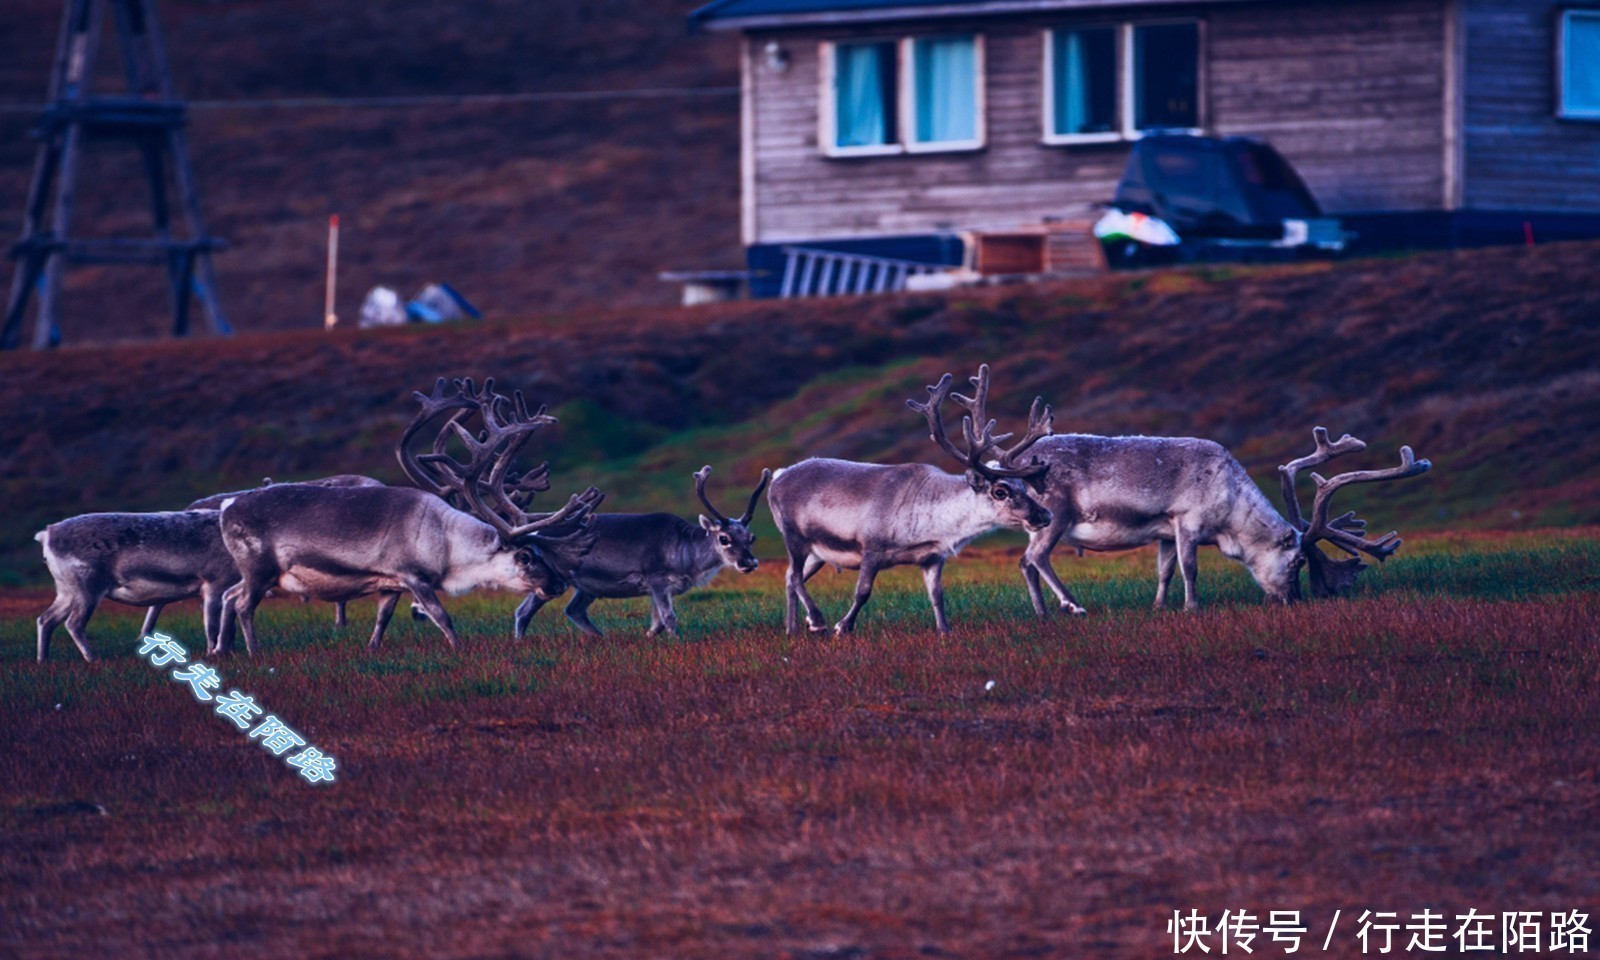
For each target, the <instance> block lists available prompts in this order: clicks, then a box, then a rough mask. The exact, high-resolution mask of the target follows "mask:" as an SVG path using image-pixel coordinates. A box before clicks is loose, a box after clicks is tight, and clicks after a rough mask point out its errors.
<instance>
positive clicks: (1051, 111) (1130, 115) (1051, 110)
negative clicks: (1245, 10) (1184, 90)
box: [1039, 17, 1207, 147]
mask: <svg viewBox="0 0 1600 960" xmlns="http://www.w3.org/2000/svg"><path fill="white" fill-rule="evenodd" d="M1178 24H1184V25H1190V24H1192V25H1193V26H1194V28H1195V47H1196V50H1195V111H1194V112H1195V120H1196V121H1198V123H1197V125H1196V126H1193V127H1181V128H1180V127H1163V128H1161V131H1162V132H1163V133H1196V134H1198V133H1204V132H1205V125H1206V83H1207V81H1206V60H1205V51H1206V22H1205V21H1204V20H1199V19H1195V18H1192V17H1185V18H1178V19H1170V20H1138V21H1125V22H1122V23H1086V24H1081V25H1080V24H1057V25H1054V26H1050V27H1046V28H1045V29H1044V78H1043V84H1042V86H1043V89H1044V96H1043V98H1042V99H1043V103H1044V109H1043V110H1042V111H1041V112H1040V114H1039V116H1040V130H1041V131H1042V134H1041V136H1040V142H1041V143H1043V144H1045V145H1046V146H1052V147H1059V146H1067V147H1070V146H1077V145H1081V144H1095V143H1119V142H1122V141H1132V140H1139V139H1142V138H1143V137H1144V136H1145V133H1146V131H1144V130H1140V129H1138V128H1137V127H1136V126H1135V125H1134V124H1135V121H1136V119H1137V118H1136V112H1137V111H1136V110H1135V109H1134V102H1133V98H1134V86H1135V84H1134V42H1133V38H1134V31H1135V30H1136V29H1137V28H1139V27H1167V26H1174V25H1178ZM1106 27H1114V28H1115V29H1116V31H1117V80H1116V82H1117V123H1118V125H1119V127H1120V129H1119V130H1115V131H1110V132H1106V133H1056V132H1055V116H1056V107H1055V70H1056V57H1055V54H1056V50H1055V36H1056V31H1057V30H1093V29H1096V28H1100V29H1104V28H1106Z"/></svg>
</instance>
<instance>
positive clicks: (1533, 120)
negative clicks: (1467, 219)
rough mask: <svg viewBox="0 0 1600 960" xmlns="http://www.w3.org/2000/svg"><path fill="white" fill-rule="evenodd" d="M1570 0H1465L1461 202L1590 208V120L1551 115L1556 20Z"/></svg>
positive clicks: (1593, 158)
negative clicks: (1463, 148) (1463, 149)
mask: <svg viewBox="0 0 1600 960" xmlns="http://www.w3.org/2000/svg"><path fill="white" fill-rule="evenodd" d="M1578 5H1580V4H1561V3H1555V2H1550V0H1467V2H1466V6H1465V9H1464V18H1465V26H1466V91H1465V138H1466V151H1465V153H1466V156H1465V167H1466V171H1465V184H1464V195H1465V202H1466V205H1467V206H1468V207H1474V208H1477V209H1482V210H1552V211H1558V212H1571V213H1597V212H1600V122H1595V121H1580V120H1564V119H1561V118H1559V117H1557V116H1556V113H1557V103H1556V98H1557V78H1556V44H1557V32H1556V31H1557V17H1558V14H1559V11H1560V9H1561V8H1562V7H1563V6H1578ZM1530 158H1536V159H1537V162H1530Z"/></svg>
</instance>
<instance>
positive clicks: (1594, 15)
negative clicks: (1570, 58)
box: [1556, 7, 1600, 120]
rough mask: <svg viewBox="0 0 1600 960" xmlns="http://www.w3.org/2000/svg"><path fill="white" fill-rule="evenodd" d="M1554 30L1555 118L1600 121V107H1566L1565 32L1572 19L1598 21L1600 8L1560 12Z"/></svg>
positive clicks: (1576, 8)
mask: <svg viewBox="0 0 1600 960" xmlns="http://www.w3.org/2000/svg"><path fill="white" fill-rule="evenodd" d="M1560 13H1561V23H1560V25H1559V26H1558V28H1557V29H1556V116H1557V117H1559V118H1561V119H1562V120H1600V107H1597V108H1591V109H1588V110H1571V109H1568V107H1567V30H1568V29H1569V28H1570V26H1571V24H1572V21H1573V19H1574V18H1581V19H1584V20H1595V21H1600V8H1590V7H1571V8H1568V9H1565V10H1562V11H1560Z"/></svg>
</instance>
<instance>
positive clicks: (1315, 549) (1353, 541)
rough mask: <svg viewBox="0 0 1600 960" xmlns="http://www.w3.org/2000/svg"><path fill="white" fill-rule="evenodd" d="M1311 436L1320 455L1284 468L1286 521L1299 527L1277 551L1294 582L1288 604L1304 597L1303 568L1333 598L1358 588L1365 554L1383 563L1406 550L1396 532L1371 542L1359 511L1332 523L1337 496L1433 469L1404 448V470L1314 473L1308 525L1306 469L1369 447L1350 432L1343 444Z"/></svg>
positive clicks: (1317, 433) (1318, 591) (1314, 588)
mask: <svg viewBox="0 0 1600 960" xmlns="http://www.w3.org/2000/svg"><path fill="white" fill-rule="evenodd" d="M1311 437H1312V440H1313V441H1315V443H1316V445H1317V449H1316V450H1315V451H1314V452H1312V453H1310V454H1307V455H1306V456H1303V457H1300V458H1299V459H1297V460H1291V461H1289V462H1288V463H1286V464H1284V465H1282V466H1280V467H1279V468H1278V473H1279V479H1280V480H1281V481H1282V485H1283V506H1284V517H1285V519H1287V520H1288V521H1289V524H1290V526H1292V527H1294V531H1293V532H1292V533H1291V534H1289V535H1286V536H1285V537H1284V538H1283V541H1282V542H1280V544H1279V550H1278V551H1277V552H1278V553H1279V554H1280V555H1282V557H1284V558H1285V559H1284V560H1283V562H1282V563H1281V564H1279V566H1282V567H1286V568H1287V569H1288V577H1289V582H1288V583H1287V584H1285V585H1283V586H1284V589H1285V595H1284V596H1283V597H1281V598H1279V599H1284V600H1285V601H1288V600H1297V599H1299V597H1300V577H1299V574H1300V568H1301V567H1302V566H1305V567H1308V568H1309V569H1310V571H1311V576H1310V581H1311V593H1312V595H1313V596H1317V597H1333V596H1338V595H1339V594H1341V593H1345V592H1348V591H1349V590H1350V589H1351V588H1352V587H1354V586H1355V583H1356V578H1357V576H1359V575H1360V573H1361V571H1363V570H1365V569H1367V564H1366V563H1365V562H1364V561H1362V559H1361V557H1360V554H1362V553H1365V554H1366V555H1368V556H1370V557H1372V558H1374V559H1376V560H1377V561H1378V562H1379V563H1382V562H1383V561H1385V560H1387V559H1389V557H1390V556H1392V555H1393V554H1394V552H1395V551H1396V550H1398V549H1400V544H1401V542H1402V541H1401V539H1400V534H1399V533H1397V532H1395V531H1393V530H1391V531H1389V532H1388V533H1386V534H1384V535H1383V536H1381V537H1379V538H1377V539H1376V540H1369V539H1367V538H1366V536H1365V534H1366V530H1367V522H1366V521H1365V520H1363V519H1361V518H1360V517H1357V516H1356V515H1355V512H1354V511H1350V512H1347V513H1343V514H1340V515H1339V516H1337V517H1334V518H1333V519H1331V520H1330V519H1329V518H1328V506H1329V504H1330V502H1331V501H1332V499H1333V494H1334V492H1335V491H1337V490H1338V489H1339V488H1340V487H1347V486H1349V485H1351V484H1353V483H1375V482H1377V481H1380V480H1400V479H1403V478H1405V477H1414V476H1416V475H1417V474H1419V473H1427V472H1428V470H1429V469H1430V468H1431V467H1432V466H1433V464H1431V463H1429V462H1428V461H1427V460H1418V459H1416V457H1415V456H1414V455H1413V454H1412V452H1411V448H1410V447H1404V446H1403V447H1401V448H1400V465H1399V466H1398V467H1391V468H1389V469H1388V470H1355V471H1351V472H1350V473H1341V474H1339V475H1337V476H1335V477H1333V478H1331V479H1324V478H1323V477H1322V476H1320V475H1319V474H1316V473H1313V474H1312V475H1311V479H1312V480H1314V481H1315V482H1316V485H1317V493H1316V499H1315V500H1313V501H1312V505H1311V519H1310V520H1306V519H1305V518H1304V517H1302V516H1301V513H1300V501H1299V498H1298V497H1297V496H1296V494H1295V476H1296V474H1297V473H1298V472H1299V471H1300V470H1303V469H1305V468H1306V467H1316V466H1320V465H1322V464H1324V463H1326V462H1328V461H1329V460H1332V459H1333V458H1334V457H1337V456H1340V455H1341V454H1346V453H1354V452H1357V451H1360V450H1365V449H1366V448H1367V445H1366V444H1365V443H1364V442H1362V441H1360V440H1357V439H1356V438H1355V437H1352V436H1350V435H1349V434H1348V433H1347V434H1345V435H1344V436H1342V437H1340V438H1339V439H1338V440H1337V441H1331V442H1330V441H1329V440H1328V431H1327V428H1325V427H1317V428H1316V429H1314V430H1312V431H1311ZM1289 541H1292V543H1291V542H1289ZM1318 541H1326V542H1328V543H1330V544H1332V545H1333V546H1334V547H1336V548H1337V549H1339V550H1341V551H1343V552H1344V553H1346V554H1348V557H1347V558H1346V559H1343V560H1335V559H1334V558H1333V557H1330V556H1328V554H1326V553H1324V552H1323V550H1322V548H1321V547H1319V546H1317V542H1318ZM1252 571H1254V567H1252ZM1256 579H1257V581H1261V576H1260V574H1257V577H1256ZM1262 587H1263V588H1264V589H1266V590H1267V592H1268V595H1269V596H1270V595H1272V594H1273V593H1274V590H1273V588H1272V587H1269V586H1268V585H1267V583H1265V582H1262Z"/></svg>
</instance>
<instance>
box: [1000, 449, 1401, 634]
mask: <svg viewBox="0 0 1600 960" xmlns="http://www.w3.org/2000/svg"><path fill="white" fill-rule="evenodd" d="M1312 435H1313V438H1314V439H1315V441H1316V445H1317V449H1316V452H1315V453H1312V454H1310V455H1309V456H1305V457H1302V458H1300V459H1298V460H1295V461H1293V462H1291V463H1287V464H1285V465H1283V466H1282V467H1279V470H1281V471H1282V472H1283V476H1282V481H1283V495H1284V506H1285V510H1286V512H1287V517H1288V519H1285V518H1284V517H1283V516H1280V515H1279V514H1278V512H1277V511H1276V510H1274V509H1273V507H1272V504H1271V503H1270V502H1269V501H1268V500H1267V498H1266V496H1265V495H1263V494H1262V492H1261V490H1260V489H1259V488H1258V487H1257V486H1256V485H1255V483H1254V482H1253V481H1252V480H1251V479H1250V477H1249V475H1248V474H1247V473H1245V469H1244V467H1242V466H1240V464H1239V461H1237V460H1235V459H1234V458H1233V456H1232V455H1231V454H1229V453H1228V451H1227V450H1225V449H1223V448H1222V447H1221V446H1220V445H1218V444H1216V443H1213V442H1211V441H1210V440H1196V439H1193V438H1188V437H1097V436H1089V435H1085V434H1071V433H1069V434H1055V435H1053V436H1050V437H1046V438H1045V439H1043V440H1042V441H1040V442H1039V443H1038V445H1037V446H1035V447H1034V450H1033V457H1034V460H1035V461H1037V462H1040V463H1042V464H1044V465H1045V466H1046V467H1047V468H1048V469H1047V470H1046V471H1045V472H1044V473H1043V474H1041V475H1040V476H1038V477H1035V478H1034V479H1033V480H1032V481H1031V482H1032V483H1033V484H1034V485H1035V488H1036V489H1037V490H1038V495H1039V499H1040V500H1041V501H1042V502H1043V503H1044V504H1045V505H1046V506H1048V507H1049V508H1050V512H1051V514H1052V517H1053V519H1052V520H1051V522H1050V525H1049V526H1047V527H1045V528H1044V529H1042V530H1035V531H1033V532H1032V533H1030V534H1029V537H1028V548H1027V550H1026V551H1025V552H1024V553H1023V555H1022V573H1023V579H1024V580H1025V582H1026V583H1027V585H1028V595H1029V597H1030V598H1031V599H1032V601H1033V609H1034V612H1035V613H1037V614H1038V615H1039V616H1044V615H1045V604H1044V596H1043V591H1042V590H1041V589H1040V579H1041V578H1043V580H1044V582H1045V583H1047V584H1048V585H1049V586H1050V589H1051V591H1053V592H1054V593H1055V595H1056V599H1057V600H1059V601H1060V604H1061V609H1062V610H1064V611H1066V612H1068V613H1072V614H1083V613H1084V612H1085V611H1084V608H1083V607H1082V606H1081V605H1080V604H1079V603H1078V601H1077V599H1076V598H1075V597H1074V596H1073V595H1072V592H1071V591H1070V590H1068V589H1067V587H1066V586H1065V585H1064V584H1063V583H1062V582H1061V580H1060V578H1058V577H1057V576H1056V573H1055V570H1054V569H1052V568H1051V566H1050V551H1051V550H1052V549H1054V548H1055V545H1056V544H1057V543H1058V542H1060V541H1062V540H1065V541H1066V542H1067V543H1068V544H1070V545H1072V546H1074V547H1078V548H1080V549H1083V550H1128V549H1132V548H1134V547H1141V546H1144V545H1145V544H1148V543H1152V542H1154V543H1157V544H1159V549H1158V553H1157V561H1156V562H1157V575H1158V576H1157V584H1156V597H1155V606H1156V607H1157V608H1160V607H1163V606H1164V605H1165V604H1166V599H1167V586H1168V584H1169V583H1170V582H1171V580H1172V575H1173V572H1174V571H1175V570H1177V571H1181V572H1182V574H1183V598H1184V604H1183V605H1184V609H1186V610H1193V609H1195V608H1196V607H1197V606H1198V605H1199V597H1198V595H1197V594H1196V591H1195V573H1196V568H1195V551H1196V548H1197V547H1199V546H1200V545H1201V544H1216V545H1217V547H1218V548H1219V549H1220V550H1221V551H1222V553H1223V555H1224V556H1226V557H1230V558H1232V559H1234V560H1238V561H1240V562H1241V563H1243V564H1244V565H1245V567H1246V568H1248V569H1249V571H1250V575H1251V576H1252V577H1254V578H1255V581H1256V583H1257V584H1259V585H1260V587H1261V589H1262V590H1263V591H1265V593H1266V595H1267V599H1268V600H1270V601H1277V602H1280V603H1289V602H1292V601H1294V600H1297V599H1299V597H1300V576H1299V574H1300V568H1301V567H1302V566H1305V565H1307V564H1309V565H1310V567H1311V577H1310V579H1311V587H1312V591H1313V592H1314V593H1315V594H1316V595H1318V596H1329V595H1332V594H1334V593H1337V592H1339V591H1341V590H1344V589H1347V588H1349V587H1350V586H1351V585H1353V584H1354V582H1355V576H1356V574H1357V573H1359V572H1360V571H1361V570H1363V569H1365V567H1366V565H1365V564H1363V563H1362V562H1361V561H1360V560H1359V559H1351V560H1343V561H1334V560H1332V559H1331V558H1329V557H1328V556H1327V554H1325V553H1323V551H1322V550H1321V549H1320V548H1318V547H1316V546H1315V544H1316V542H1317V541H1319V540H1326V541H1327V542H1329V543H1331V544H1333V545H1334V546H1335V547H1337V548H1339V549H1340V550H1343V551H1345V552H1346V553H1349V554H1350V555H1351V556H1352V557H1354V556H1355V554H1356V552H1357V551H1361V552H1364V553H1367V554H1368V555H1370V556H1372V557H1375V558H1376V559H1377V560H1379V561H1382V560H1384V559H1386V558H1388V557H1389V556H1390V555H1391V554H1393V553H1394V551H1395V550H1396V549H1398V548H1399V546H1400V538H1399V536H1398V535H1397V534H1394V533H1390V534H1388V535H1387V536H1384V537H1380V538H1379V539H1377V540H1367V539H1365V538H1364V537H1363V536H1362V535H1361V534H1362V533H1363V532H1364V531H1365V529H1366V523H1365V521H1363V520H1360V519H1357V518H1356V517H1355V515H1354V514H1353V513H1347V514H1344V515H1343V516H1340V517H1337V518H1335V519H1333V520H1329V519H1328V517H1327V512H1328V500H1329V498H1330V497H1331V496H1332V495H1333V492H1334V491H1336V490H1338V489H1339V488H1340V487H1344V486H1348V485H1349V484H1352V483H1371V482H1373V481H1378V480H1398V479H1401V478H1403V477H1411V476H1416V475H1417V474H1419V473H1424V472H1426V471H1427V470H1428V468H1429V467H1430V466H1431V464H1429V462H1428V461H1426V460H1417V459H1415V457H1414V456H1413V455H1412V452H1411V448H1410V447H1401V448H1400V466H1398V467H1395V468H1393V469H1389V470H1371V471H1361V472H1357V473H1347V474H1341V475H1340V476H1337V477H1334V478H1333V479H1331V480H1324V479H1322V478H1321V477H1316V482H1317V495H1316V504H1315V506H1314V507H1313V508H1312V513H1311V519H1310V520H1309V521H1307V520H1304V519H1303V518H1302V517H1301V515H1300V507H1299V504H1298V503H1297V502H1296V501H1295V495H1294V479H1295V473H1296V471H1298V470H1301V469H1304V468H1306V467H1313V466H1317V465H1320V464H1322V463H1324V462H1326V461H1327V460H1329V459H1331V458H1333V457H1335V456H1338V455H1340V454H1343V453H1351V452H1354V451H1357V450H1364V449H1366V444H1365V443H1363V442H1362V441H1360V440H1357V439H1355V438H1353V437H1350V436H1349V435H1346V436H1344V437H1343V438H1341V439H1340V440H1339V441H1338V442H1336V443H1331V444H1330V443H1329V442H1328V431H1327V430H1325V429H1324V428H1322V427H1317V428H1316V429H1315V430H1314V431H1312ZM999 462H1000V464H1001V465H1002V466H1007V465H1011V458H1009V457H1007V456H1002V457H1001V459H1000V461H999ZM1313 476H1314V477H1315V474H1313Z"/></svg>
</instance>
